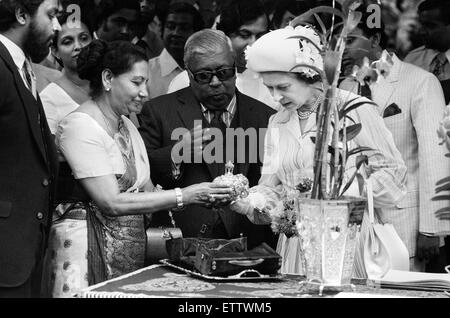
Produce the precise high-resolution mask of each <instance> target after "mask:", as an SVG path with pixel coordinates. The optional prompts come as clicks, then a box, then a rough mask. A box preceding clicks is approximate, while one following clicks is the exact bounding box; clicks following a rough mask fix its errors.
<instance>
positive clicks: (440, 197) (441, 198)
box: [431, 195, 450, 201]
mask: <svg viewBox="0 0 450 318" xmlns="http://www.w3.org/2000/svg"><path fill="white" fill-rule="evenodd" d="M445 200H450V195H437V196H435V197H433V198H431V201H445Z"/></svg>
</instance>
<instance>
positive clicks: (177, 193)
mask: <svg viewBox="0 0 450 318" xmlns="http://www.w3.org/2000/svg"><path fill="white" fill-rule="evenodd" d="M175 196H176V199H177V209H179V210H181V209H183V208H184V204H183V192H181V189H180V188H175Z"/></svg>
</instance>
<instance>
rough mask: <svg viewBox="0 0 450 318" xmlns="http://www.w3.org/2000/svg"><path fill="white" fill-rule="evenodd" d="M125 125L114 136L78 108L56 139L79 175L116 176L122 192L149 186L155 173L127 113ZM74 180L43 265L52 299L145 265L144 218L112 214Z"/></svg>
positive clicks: (56, 216) (56, 218) (59, 208)
mask: <svg viewBox="0 0 450 318" xmlns="http://www.w3.org/2000/svg"><path fill="white" fill-rule="evenodd" d="M121 123H122V125H121V126H120V129H119V131H120V134H119V133H118V134H116V136H115V138H114V139H113V138H111V137H110V136H109V135H108V134H107V132H106V131H104V130H103V128H102V127H101V126H100V125H99V124H98V123H97V122H96V121H95V120H94V119H93V118H91V117H90V116H89V115H87V114H84V113H80V112H75V113H72V114H70V115H69V116H67V117H66V118H65V119H64V120H63V121H61V123H60V125H59V127H58V133H57V139H56V140H57V144H58V146H59V149H60V151H61V153H62V154H63V155H64V157H65V158H66V160H67V162H68V164H69V165H70V168H71V170H72V173H73V176H74V177H75V179H82V178H87V177H96V176H104V175H110V174H113V175H116V177H117V181H118V185H119V189H120V191H121V192H136V191H139V189H140V188H142V187H144V185H145V184H146V183H147V182H148V180H149V174H150V173H149V168H148V158H147V154H146V152H145V146H144V145H143V142H142V140H141V139H140V136H139V133H138V132H137V130H136V128H135V127H134V125H133V124H132V123H131V121H129V120H128V119H127V118H126V117H122V121H121ZM146 167H147V168H146ZM74 183H75V186H74V189H75V190H74V191H72V193H71V194H70V195H66V196H65V197H66V199H62V200H60V202H59V204H58V206H57V207H56V211H55V213H54V217H53V224H52V227H51V230H50V236H49V245H48V250H47V255H46V260H45V265H44V266H45V267H44V287H43V288H44V290H43V293H44V295H45V296H47V297H73V296H75V295H76V294H78V293H79V292H80V290H81V289H83V288H86V287H88V286H89V285H92V284H95V283H99V282H101V281H104V280H107V279H111V278H115V277H118V276H120V275H123V274H126V273H129V272H132V271H135V270H137V269H139V268H142V267H143V265H144V257H145V228H144V217H143V216H142V215H127V216H120V217H110V216H107V215H105V214H103V213H102V211H101V210H100V209H99V208H98V207H97V206H96V205H95V204H94V203H93V202H92V200H90V199H89V197H88V196H87V194H86V193H84V191H83V190H82V189H81V185H80V184H78V182H75V180H74ZM64 201H65V202H64Z"/></svg>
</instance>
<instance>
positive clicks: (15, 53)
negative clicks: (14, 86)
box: [0, 34, 33, 87]
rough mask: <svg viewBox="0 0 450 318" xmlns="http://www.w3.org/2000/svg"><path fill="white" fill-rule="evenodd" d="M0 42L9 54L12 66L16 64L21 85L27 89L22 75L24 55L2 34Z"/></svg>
mask: <svg viewBox="0 0 450 318" xmlns="http://www.w3.org/2000/svg"><path fill="white" fill-rule="evenodd" d="M0 42H1V43H2V44H3V45H4V46H5V47H6V49H7V50H8V52H9V54H11V57H12V59H13V61H14V64H16V66H17V70H18V71H19V74H20V76H21V77H22V80H23V83H24V84H25V86H26V87H28V83H27V79H26V78H25V74H24V73H23V68H24V65H25V59H26V57H25V53H24V52H23V50H22V49H21V48H20V47H19V46H18V45H17V44H16V43H14V42H13V41H11V40H10V39H8V38H7V37H6V36H4V35H3V34H0ZM30 65H31V62H30ZM32 80H33V79H32Z"/></svg>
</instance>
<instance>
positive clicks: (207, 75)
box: [188, 66, 236, 84]
mask: <svg viewBox="0 0 450 318" xmlns="http://www.w3.org/2000/svg"><path fill="white" fill-rule="evenodd" d="M188 71H189V72H190V73H191V74H192V77H193V78H194V80H195V81H196V82H197V83H199V84H209V83H211V80H212V78H213V76H216V77H217V78H218V79H219V81H221V82H224V81H228V80H229V79H231V78H232V77H234V76H235V75H236V67H235V66H233V67H223V68H219V69H217V70H215V71H200V72H195V73H193V72H192V71H191V70H190V69H188Z"/></svg>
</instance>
